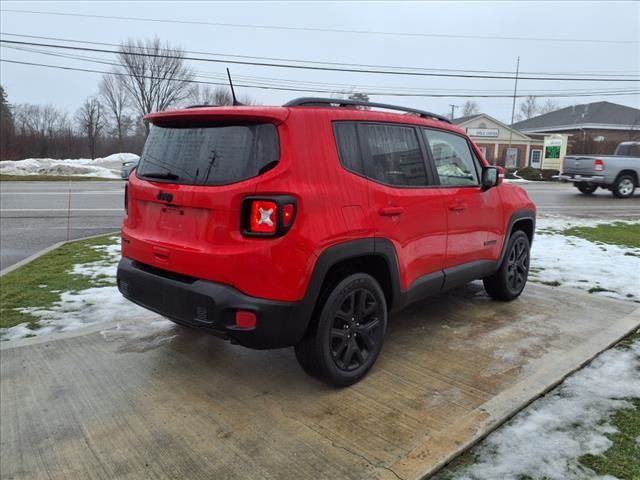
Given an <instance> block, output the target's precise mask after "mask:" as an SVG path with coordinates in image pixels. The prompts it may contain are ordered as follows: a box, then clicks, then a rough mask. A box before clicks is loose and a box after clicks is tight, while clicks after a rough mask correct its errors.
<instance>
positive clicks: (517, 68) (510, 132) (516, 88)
mask: <svg viewBox="0 0 640 480" xmlns="http://www.w3.org/2000/svg"><path fill="white" fill-rule="evenodd" d="M519 73H520V56H519V55H518V62H517V63H516V81H515V85H514V86H513V105H512V106H511V125H513V121H514V119H515V116H516V96H517V94H518V74H519ZM511 125H509V126H510V127H511ZM512 141H513V128H510V129H509V150H511V142H512ZM509 150H507V153H508V152H509ZM506 166H507V164H506V158H505V167H506Z"/></svg>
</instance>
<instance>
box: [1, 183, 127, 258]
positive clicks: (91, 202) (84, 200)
mask: <svg viewBox="0 0 640 480" xmlns="http://www.w3.org/2000/svg"><path fill="white" fill-rule="evenodd" d="M123 195H124V182H120V181H108V182H72V183H68V182H0V246H1V248H0V269H3V268H6V267H8V266H10V265H13V264H14V263H16V262H18V261H20V260H22V259H24V258H27V257H28V256H30V255H33V254H34V253H36V252H39V251H40V250H42V249H44V248H46V247H48V246H50V245H53V244H54V243H56V242H60V241H62V240H66V239H67V225H68V227H69V230H68V232H69V238H71V239H74V238H80V237H85V236H88V235H97V234H100V233H108V232H114V231H117V230H118V229H119V228H120V222H121V221H122V215H123V213H124V210H123V204H122V200H123ZM69 200H70V201H71V211H70V215H69V212H68V208H67V207H68V206H69Z"/></svg>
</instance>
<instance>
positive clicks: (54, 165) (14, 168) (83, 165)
mask: <svg viewBox="0 0 640 480" xmlns="http://www.w3.org/2000/svg"><path fill="white" fill-rule="evenodd" d="M139 158H140V157H139V156H138V155H135V154H133V153H116V154H113V155H109V156H108V157H104V158H96V159H95V160H91V159H89V158H76V159H72V158H69V159H65V160H59V159H54V158H27V159H25V160H6V161H3V162H0V174H3V175H24V176H29V175H54V176H78V177H85V176H90V177H101V178H120V170H121V169H122V162H125V161H132V160H138V159H139Z"/></svg>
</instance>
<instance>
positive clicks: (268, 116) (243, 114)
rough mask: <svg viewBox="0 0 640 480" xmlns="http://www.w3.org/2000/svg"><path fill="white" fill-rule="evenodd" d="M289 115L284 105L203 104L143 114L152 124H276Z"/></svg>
mask: <svg viewBox="0 0 640 480" xmlns="http://www.w3.org/2000/svg"><path fill="white" fill-rule="evenodd" d="M288 116H289V109H288V108H284V107H253V106H242V107H226V106H225V107H212V106H203V107H196V108H186V109H182V110H165V111H163V112H154V113H150V114H148V115H145V117H144V119H145V120H146V121H148V122H150V123H152V124H153V125H162V124H163V123H174V122H176V123H182V122H186V123H189V122H206V121H215V122H217V121H225V120H231V121H242V120H244V121H249V122H269V123H274V124H276V125H278V124H280V123H282V122H284V121H285V120H286V119H287V117H288Z"/></svg>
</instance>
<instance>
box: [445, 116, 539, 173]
mask: <svg viewBox="0 0 640 480" xmlns="http://www.w3.org/2000/svg"><path fill="white" fill-rule="evenodd" d="M453 123H454V124H455V125H457V126H458V127H460V128H461V129H463V130H464V131H466V132H467V135H469V136H470V137H471V139H472V140H473V141H474V142H475V143H476V145H478V147H479V148H480V150H482V153H483V154H484V157H485V158H486V159H487V160H488V161H489V162H490V163H492V164H494V165H501V166H503V167H507V168H519V167H526V166H529V165H531V164H533V165H538V164H539V162H540V161H541V159H542V148H543V144H544V135H535V136H529V135H525V134H524V133H522V132H520V131H518V130H516V129H514V128H511V127H509V126H508V125H505V124H504V123H502V122H500V121H498V120H496V119H495V118H493V117H491V116H489V115H487V114H486V113H478V114H475V115H468V116H466V117H460V118H456V119H454V120H453ZM509 145H511V146H509Z"/></svg>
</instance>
